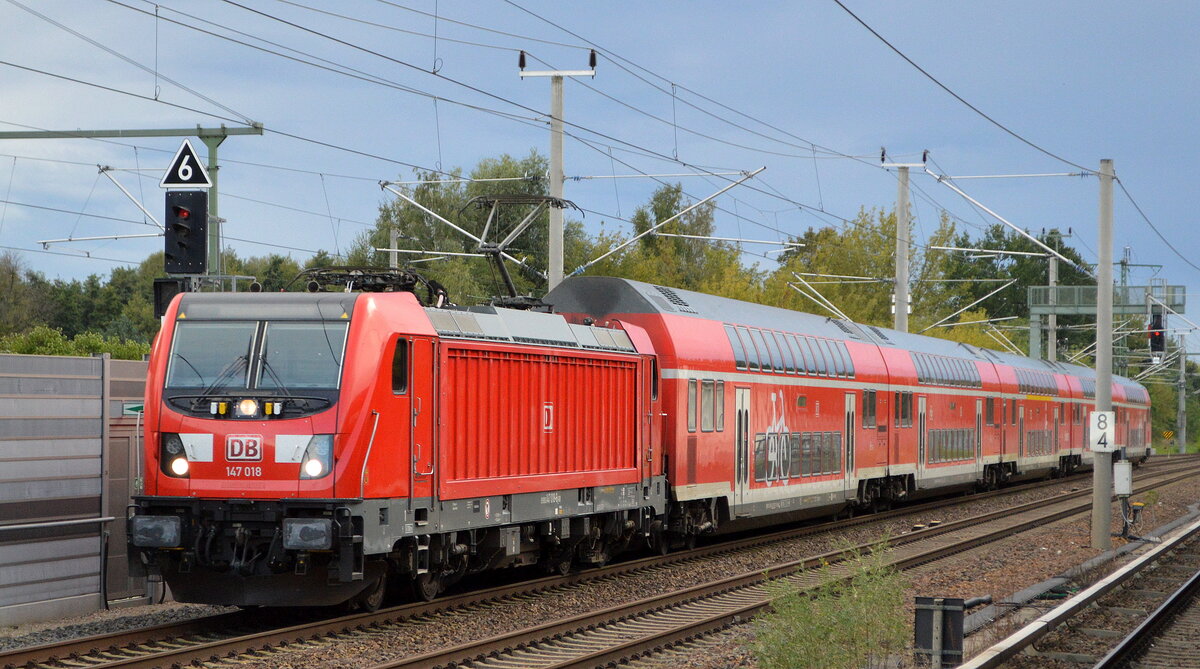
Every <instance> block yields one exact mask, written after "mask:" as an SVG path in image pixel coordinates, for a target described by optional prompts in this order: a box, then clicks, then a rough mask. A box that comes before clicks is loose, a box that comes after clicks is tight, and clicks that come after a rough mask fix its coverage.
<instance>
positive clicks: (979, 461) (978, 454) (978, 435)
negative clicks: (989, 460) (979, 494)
mask: <svg viewBox="0 0 1200 669" xmlns="http://www.w3.org/2000/svg"><path fill="white" fill-rule="evenodd" d="M975 474H976V475H977V476H982V474H983V400H982V399H976V400H975Z"/></svg>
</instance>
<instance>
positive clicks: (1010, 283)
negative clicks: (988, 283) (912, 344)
mask: <svg viewBox="0 0 1200 669" xmlns="http://www.w3.org/2000/svg"><path fill="white" fill-rule="evenodd" d="M1016 282H1017V280H1016V279H1013V280H1012V281H1009V282H1008V283H1006V284H1004V285H1003V286H1000V287H999V288H997V289H996V290H993V291H992V292H990V293H988V294H987V295H984V296H983V297H981V298H979V299H978V300H975V301H974V302H972V303H970V304H968V305H967V306H965V307H963V308H962V309H959V310H958V311H956V312H954V313H952V314H950V315H949V316H947V317H945V318H943V319H942V320H940V321H938V322H936V323H934V324H933V325H930V326H929V327H926V328H925V329H924V330H921V331H920V332H918V333H917V334H921V333H922V332H925V330H929V329H931V328H935V327H937V326H939V325H941V324H942V323H945V322H946V321H948V320H950V319H951V318H954V317H955V316H957V315H959V314H961V313H962V312H964V311H966V310H967V309H970V308H971V307H973V306H975V305H976V304H979V303H980V302H982V301H984V300H986V299H987V298H989V297H991V296H993V295H995V294H996V293H998V292H1000V291H1002V290H1004V289H1005V288H1008V287H1009V286H1011V285H1013V284H1014V283H1016Z"/></svg>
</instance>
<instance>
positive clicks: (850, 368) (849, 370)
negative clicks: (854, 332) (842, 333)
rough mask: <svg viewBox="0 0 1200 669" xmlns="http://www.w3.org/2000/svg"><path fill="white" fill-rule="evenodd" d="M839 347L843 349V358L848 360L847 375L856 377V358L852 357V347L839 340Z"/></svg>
mask: <svg viewBox="0 0 1200 669" xmlns="http://www.w3.org/2000/svg"><path fill="white" fill-rule="evenodd" d="M838 348H839V349H841V351H842V359H843V360H845V361H846V376H848V377H850V378H854V358H851V357H850V349H848V348H846V344H845V343H843V342H840V341H839V342H838Z"/></svg>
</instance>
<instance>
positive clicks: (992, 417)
mask: <svg viewBox="0 0 1200 669" xmlns="http://www.w3.org/2000/svg"><path fill="white" fill-rule="evenodd" d="M986 406H987V418H986V419H985V420H984V422H985V423H987V424H988V425H995V424H996V398H995V397H989V398H987V404H986Z"/></svg>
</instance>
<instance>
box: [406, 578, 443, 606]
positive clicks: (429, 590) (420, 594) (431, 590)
mask: <svg viewBox="0 0 1200 669" xmlns="http://www.w3.org/2000/svg"><path fill="white" fill-rule="evenodd" d="M412 588H413V595H414V596H415V597H416V598H417V599H419V600H421V601H424V602H432V601H433V600H434V599H436V598H437V596H438V594H439V593H441V591H442V579H441V578H439V577H438V576H437V575H436V574H430V573H424V574H417V577H416V578H414V579H413V582H412Z"/></svg>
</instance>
